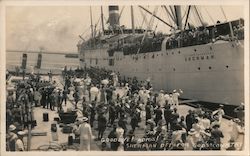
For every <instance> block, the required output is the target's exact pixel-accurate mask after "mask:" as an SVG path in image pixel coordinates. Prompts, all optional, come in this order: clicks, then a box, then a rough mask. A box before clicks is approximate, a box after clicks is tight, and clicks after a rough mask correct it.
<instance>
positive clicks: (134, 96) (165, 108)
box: [6, 67, 244, 151]
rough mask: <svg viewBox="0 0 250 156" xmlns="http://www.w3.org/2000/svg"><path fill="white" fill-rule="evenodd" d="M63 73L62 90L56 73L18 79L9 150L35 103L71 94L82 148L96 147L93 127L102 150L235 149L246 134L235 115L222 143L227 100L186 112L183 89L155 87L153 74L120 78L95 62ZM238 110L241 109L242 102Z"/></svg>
mask: <svg viewBox="0 0 250 156" xmlns="http://www.w3.org/2000/svg"><path fill="white" fill-rule="evenodd" d="M51 75H52V74H51ZM63 75H64V76H63V77H64V79H63V81H64V82H63V85H64V89H60V88H57V87H56V83H57V82H54V81H53V80H52V78H51V79H50V81H43V80H41V79H40V76H39V75H31V76H30V78H29V79H28V80H27V81H25V82H19V83H17V85H16V93H15V94H13V91H9V93H8V96H7V101H6V108H7V109H6V128H7V135H6V143H7V145H8V146H7V150H9V151H20V150H24V148H23V146H24V145H23V144H22V145H20V144H21V143H20V140H22V136H23V135H24V130H25V129H27V124H30V123H32V121H33V120H34V119H33V116H32V113H31V112H32V111H31V110H32V106H42V107H43V108H45V109H46V108H47V109H51V111H54V110H57V111H61V110H62V105H63V103H64V104H65V105H66V104H67V101H68V100H69V96H72V97H73V99H74V100H73V101H71V102H72V103H73V105H74V106H75V109H80V110H81V112H82V117H79V118H78V119H77V122H76V125H75V127H74V130H73V132H74V133H75V136H76V137H79V139H80V147H79V150H87V151H88V150H93V149H91V141H93V138H94V137H93V133H94V132H95V131H96V132H97V133H98V135H97V136H95V137H96V138H95V141H97V142H98V143H100V144H101V147H100V148H101V150H111V151H123V150H125V151H145V150H220V149H222V148H223V149H225V148H226V149H228V150H236V149H238V147H235V145H236V143H237V142H238V140H239V138H240V135H241V134H242V133H244V129H243V126H242V122H243V121H242V117H241V118H235V119H233V120H232V121H231V122H230V123H231V127H232V135H231V138H230V140H229V143H228V146H227V147H222V146H225V145H223V144H221V143H222V139H223V137H224V133H223V131H222V130H221V129H220V127H221V125H222V116H223V115H224V114H225V113H224V110H223V105H220V107H219V108H218V109H217V110H215V111H209V110H206V109H205V108H203V107H202V106H200V107H198V108H195V109H190V110H188V114H187V115H184V116H183V115H181V113H180V106H179V100H178V97H179V96H180V95H181V94H182V93H183V91H182V90H181V89H179V90H173V91H172V92H166V91H164V90H160V91H159V92H156V91H154V90H153V86H152V84H151V82H150V80H149V79H147V80H145V81H138V80H137V78H135V77H134V78H122V77H121V76H120V74H119V73H114V72H112V71H108V70H104V69H98V68H92V67H91V68H85V69H77V70H75V71H70V72H68V71H67V70H66V71H64V73H63ZM71 94H72V95H71ZM55 108H56V109H55ZM235 111H237V113H239V112H241V113H239V114H242V113H243V112H244V106H243V105H241V106H240V108H237V109H236V110H235ZM26 112H28V113H27V115H26V114H25V113H26ZM110 128H111V130H110Z"/></svg>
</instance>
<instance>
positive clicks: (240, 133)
mask: <svg viewBox="0 0 250 156" xmlns="http://www.w3.org/2000/svg"><path fill="white" fill-rule="evenodd" d="M240 123H241V122H240V119H238V118H235V119H233V120H232V121H231V125H230V127H232V129H231V131H230V136H231V140H234V141H235V142H240V140H242V139H243V138H244V128H243V127H241V125H240Z"/></svg>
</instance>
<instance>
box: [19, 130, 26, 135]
mask: <svg viewBox="0 0 250 156" xmlns="http://www.w3.org/2000/svg"><path fill="white" fill-rule="evenodd" d="M17 134H18V135H20V136H24V135H25V134H26V132H24V131H18V132H17Z"/></svg>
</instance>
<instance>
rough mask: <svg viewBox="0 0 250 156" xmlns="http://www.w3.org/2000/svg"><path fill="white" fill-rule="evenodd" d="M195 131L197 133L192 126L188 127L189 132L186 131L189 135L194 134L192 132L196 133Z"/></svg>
mask: <svg viewBox="0 0 250 156" xmlns="http://www.w3.org/2000/svg"><path fill="white" fill-rule="evenodd" d="M196 133H197V132H196V131H195V129H193V128H192V129H190V130H189V132H188V134H189V135H194V134H196Z"/></svg>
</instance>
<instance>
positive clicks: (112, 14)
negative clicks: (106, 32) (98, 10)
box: [109, 5, 120, 28]
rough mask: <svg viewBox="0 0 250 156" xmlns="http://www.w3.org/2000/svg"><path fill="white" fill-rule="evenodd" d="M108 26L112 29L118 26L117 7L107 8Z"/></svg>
mask: <svg viewBox="0 0 250 156" xmlns="http://www.w3.org/2000/svg"><path fill="white" fill-rule="evenodd" d="M109 24H110V26H111V27H112V28H115V27H116V26H117V25H120V22H119V7H118V6H117V5H115V6H109Z"/></svg>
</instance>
